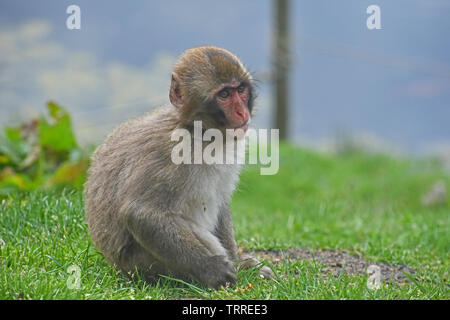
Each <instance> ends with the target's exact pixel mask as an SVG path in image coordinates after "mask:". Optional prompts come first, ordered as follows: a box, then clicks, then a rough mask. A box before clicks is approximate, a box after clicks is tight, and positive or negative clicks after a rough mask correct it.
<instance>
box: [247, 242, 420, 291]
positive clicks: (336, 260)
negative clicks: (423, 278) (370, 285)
mask: <svg viewBox="0 0 450 320" xmlns="http://www.w3.org/2000/svg"><path fill="white" fill-rule="evenodd" d="M248 253H250V254H252V255H254V256H255V257H259V258H262V259H267V260H269V261H271V262H272V263H281V262H282V261H283V260H286V259H288V260H290V261H295V260H310V261H313V260H315V261H316V262H317V263H318V264H319V266H320V270H321V271H322V272H324V273H325V274H329V273H331V274H333V275H335V276H336V275H339V274H348V275H354V274H367V268H368V267H369V266H370V265H376V266H378V267H379V268H380V273H381V280H382V281H384V282H385V283H389V282H396V283H402V282H408V281H410V280H409V279H408V277H407V276H405V274H404V273H403V272H406V273H408V274H415V270H414V269H411V268H409V267H408V266H406V265H403V264H401V265H390V264H388V263H385V262H370V261H368V260H366V259H364V258H362V257H360V256H357V255H354V254H350V253H348V252H345V251H338V250H309V249H302V248H293V249H289V250H286V251H271V250H261V251H249V252H248Z"/></svg>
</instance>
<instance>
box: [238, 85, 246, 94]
mask: <svg viewBox="0 0 450 320" xmlns="http://www.w3.org/2000/svg"><path fill="white" fill-rule="evenodd" d="M237 91H238V92H239V93H244V91H245V85H243V84H241V85H240V86H239V87H237Z"/></svg>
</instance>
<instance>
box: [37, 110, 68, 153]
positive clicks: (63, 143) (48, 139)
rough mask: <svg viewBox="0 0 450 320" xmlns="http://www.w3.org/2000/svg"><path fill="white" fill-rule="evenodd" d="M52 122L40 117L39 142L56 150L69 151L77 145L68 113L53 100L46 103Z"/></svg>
mask: <svg viewBox="0 0 450 320" xmlns="http://www.w3.org/2000/svg"><path fill="white" fill-rule="evenodd" d="M47 108H48V110H49V113H50V116H51V119H52V121H51V122H52V123H50V122H49V121H47V119H46V118H44V117H42V118H41V121H40V123H39V142H40V144H41V146H43V147H49V148H51V149H53V150H56V151H69V150H71V149H72V148H75V147H76V146H77V143H76V140H75V135H74V133H73V130H72V123H71V119H70V116H69V114H68V113H67V112H66V111H65V110H64V109H63V108H62V107H60V106H58V105H57V104H56V103H54V102H49V103H48V104H47Z"/></svg>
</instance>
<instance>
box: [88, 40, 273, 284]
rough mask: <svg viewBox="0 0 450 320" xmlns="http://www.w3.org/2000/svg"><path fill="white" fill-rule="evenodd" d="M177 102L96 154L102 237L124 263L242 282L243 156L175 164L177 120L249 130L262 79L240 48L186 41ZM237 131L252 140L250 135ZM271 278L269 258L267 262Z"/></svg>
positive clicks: (93, 181)
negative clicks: (257, 80) (235, 199)
mask: <svg viewBox="0 0 450 320" xmlns="http://www.w3.org/2000/svg"><path fill="white" fill-rule="evenodd" d="M169 98H170V102H171V104H170V105H167V106H163V107H160V108H158V109H155V110H153V111H152V112H150V113H148V114H147V115H144V116H142V117H140V118H137V119H135V120H131V121H129V122H127V123H125V124H123V125H121V126H119V127H118V128H117V129H115V130H114V132H113V133H112V134H111V135H109V136H108V138H107V139H106V141H105V142H104V143H103V144H102V145H100V146H99V147H98V148H97V150H96V151H95V153H94V155H93V156H92V163H91V167H90V169H89V172H88V180H87V182H86V184H85V196H86V220H87V223H88V227H89V233H90V235H91V237H92V240H93V242H94V244H95V245H96V247H97V248H98V249H99V250H100V251H101V252H102V254H103V255H104V257H105V258H106V260H107V261H108V262H109V263H111V264H113V265H115V266H117V267H118V268H119V269H120V270H122V271H123V272H125V273H127V274H130V273H134V272H135V271H138V272H139V273H141V274H143V275H144V276H145V278H147V279H149V280H150V279H154V278H155V277H157V276H158V275H171V276H174V277H177V278H181V279H184V280H195V281H198V282H200V283H202V284H205V285H207V286H209V287H212V288H218V287H219V286H225V285H226V284H227V283H228V284H231V285H232V284H233V283H235V281H236V267H238V266H241V267H244V268H248V267H252V266H254V265H258V264H259V262H258V261H257V260H256V259H255V258H253V257H251V256H248V255H245V256H243V257H241V259H240V260H239V259H238V253H237V247H236V242H235V239H234V230H233V224H232V220H231V214H230V210H229V202H230V197H231V195H232V193H233V190H234V188H235V186H236V184H237V182H238V179H239V177H238V175H239V170H240V167H241V166H240V165H239V164H204V163H202V164H175V163H173V161H172V160H171V152H172V149H173V147H174V146H175V145H176V143H177V141H172V139H171V136H172V134H173V132H174V131H175V130H177V129H183V130H189V132H190V131H192V130H193V127H194V121H202V128H203V130H206V129H209V128H215V129H219V130H221V131H222V132H224V133H225V132H229V130H226V129H231V131H232V132H234V131H235V130H242V131H244V132H245V131H246V130H247V128H248V125H249V123H250V119H251V115H252V110H253V104H254V99H255V92H254V86H253V79H252V77H251V76H250V74H249V72H248V71H247V70H246V69H245V67H244V66H243V65H242V63H241V62H240V61H239V59H238V58H237V57H236V56H235V55H233V54H232V53H231V52H229V51H227V50H224V49H221V48H217V47H212V46H205V47H198V48H193V49H189V50H187V51H185V52H184V53H183V54H182V56H181V57H180V58H179V60H178V62H177V63H176V64H175V67H174V70H173V73H172V78H171V85H170V92H169ZM233 140H244V142H245V138H243V137H242V135H241V136H240V137H238V138H236V137H235V138H234V139H233ZM258 272H259V273H260V274H261V275H262V276H263V277H265V278H270V277H271V276H272V275H273V274H272V271H271V269H270V268H268V267H267V266H263V267H260V268H259V271H258Z"/></svg>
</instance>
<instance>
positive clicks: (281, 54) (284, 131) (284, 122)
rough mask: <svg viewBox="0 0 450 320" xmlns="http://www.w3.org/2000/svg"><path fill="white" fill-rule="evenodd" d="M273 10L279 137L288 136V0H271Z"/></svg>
mask: <svg viewBox="0 0 450 320" xmlns="http://www.w3.org/2000/svg"><path fill="white" fill-rule="evenodd" d="M273 1H274V10H275V32H274V38H275V39H274V41H273V44H274V48H273V66H272V72H273V80H274V82H275V94H274V98H275V101H274V102H275V128H276V129H279V130H280V139H281V140H286V139H287V138H288V131H289V125H288V123H289V121H288V116H289V115H288V105H289V69H290V43H289V42H290V41H289V13H288V11H289V9H290V8H289V7H290V6H289V0H273Z"/></svg>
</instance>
